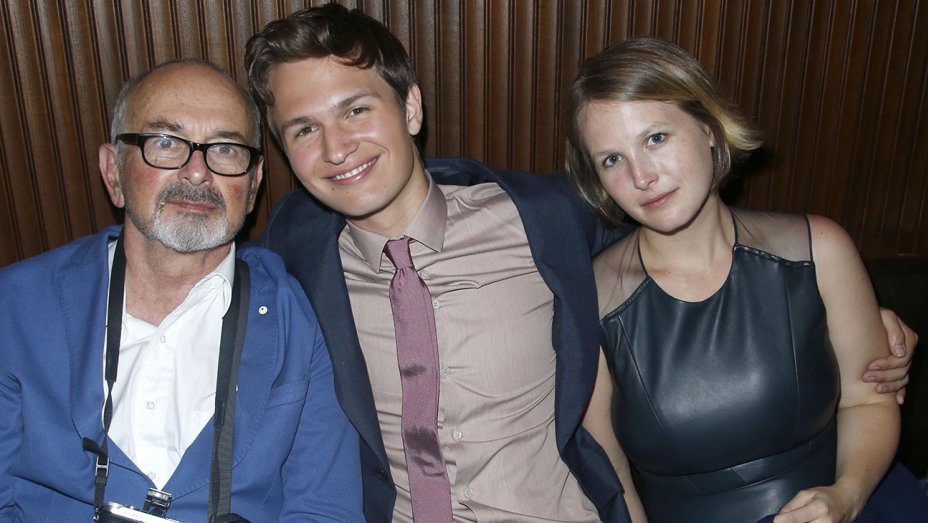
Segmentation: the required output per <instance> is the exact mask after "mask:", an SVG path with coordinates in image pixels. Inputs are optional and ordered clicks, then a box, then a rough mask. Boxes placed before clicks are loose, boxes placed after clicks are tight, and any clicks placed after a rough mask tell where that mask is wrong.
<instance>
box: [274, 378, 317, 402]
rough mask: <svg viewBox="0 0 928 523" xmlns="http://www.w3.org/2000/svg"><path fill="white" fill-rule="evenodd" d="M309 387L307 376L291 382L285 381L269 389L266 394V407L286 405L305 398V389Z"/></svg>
mask: <svg viewBox="0 0 928 523" xmlns="http://www.w3.org/2000/svg"><path fill="white" fill-rule="evenodd" d="M307 388H309V378H303V379H301V380H299V381H296V382H293V383H285V384H283V385H279V386H277V387H274V388H273V389H271V392H270V393H269V394H268V396H267V404H266V406H267V408H271V407H276V406H278V405H287V404H289V403H296V402H298V401H304V400H305V399H306V390H307Z"/></svg>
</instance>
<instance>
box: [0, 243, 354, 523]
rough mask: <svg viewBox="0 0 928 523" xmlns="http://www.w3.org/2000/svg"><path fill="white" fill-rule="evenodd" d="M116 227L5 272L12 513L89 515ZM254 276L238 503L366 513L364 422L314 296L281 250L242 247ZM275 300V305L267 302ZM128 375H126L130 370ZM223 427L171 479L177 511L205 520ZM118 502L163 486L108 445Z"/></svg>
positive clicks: (1, 422) (253, 512)
mask: <svg viewBox="0 0 928 523" xmlns="http://www.w3.org/2000/svg"><path fill="white" fill-rule="evenodd" d="M118 234H119V228H118V227H111V228H109V229H107V230H105V231H104V232H102V233H100V234H96V235H94V236H88V237H86V238H82V239H79V240H77V241H74V242H72V243H70V244H68V245H66V246H64V247H61V248H59V249H55V250H53V251H50V252H47V253H45V254H42V255H40V256H37V257H35V258H32V259H29V260H26V261H24V262H21V263H18V264H14V265H11V266H9V267H6V268H4V269H2V270H0V333H2V338H0V339H2V341H0V344H2V345H0V413H2V414H0V521H4V522H6V521H30V522H31V521H90V519H91V518H92V517H93V507H92V504H93V494H94V489H93V475H94V456H93V455H92V454H90V453H88V452H86V451H84V450H83V448H82V447H81V439H82V438H85V437H87V438H90V439H92V440H94V441H96V442H98V443H99V442H101V441H102V437H103V429H102V421H101V410H102V405H103V389H104V387H103V338H104V327H105V324H106V302H107V289H108V282H109V269H108V264H107V259H108V254H107V243H108V242H109V241H110V240H111V239H113V238H115V237H116V236H118ZM238 254H239V257H240V258H242V259H244V260H245V261H246V262H247V263H248V265H249V268H250V273H251V302H250V304H249V313H248V327H247V333H246V340H245V346H244V351H243V353H242V361H241V367H240V371H239V373H238V394H237V396H236V405H235V418H234V427H235V436H234V450H233V471H232V475H233V479H232V487H233V490H232V511H233V512H236V513H238V514H240V515H242V516H244V517H246V518H248V519H250V520H251V521H255V522H258V521H307V520H312V521H339V522H344V521H359V520H360V519H361V517H362V515H361V495H360V482H361V480H360V468H359V462H358V454H357V451H356V449H357V445H358V439H357V433H356V432H355V431H354V430H353V429H352V427H351V425H350V424H349V423H348V421H347V419H346V418H345V416H344V414H343V412H342V410H341V408H340V407H339V406H338V404H337V402H336V400H335V397H334V389H333V387H332V366H331V362H330V360H329V358H328V354H327V351H326V350H325V343H324V341H323V338H322V336H321V333H320V332H319V329H318V325H317V323H316V321H315V318H314V315H313V311H312V309H311V308H310V306H309V302H308V301H307V300H306V296H305V295H304V293H303V292H302V290H301V289H300V288H299V286H298V285H297V283H296V282H295V281H294V280H293V278H292V277H290V276H289V275H288V274H287V273H286V272H285V269H284V267H283V263H282V262H281V261H280V259H279V258H278V257H277V256H275V255H273V254H272V253H270V252H267V251H264V250H261V249H245V250H241V251H239V252H238ZM262 306H263V307H266V309H264V308H262ZM117 379H118V377H117ZM212 441H213V425H212V422H209V423H208V424H207V426H206V427H205V428H204V429H203V431H202V432H201V433H200V434H199V436H198V437H197V439H196V440H195V441H194V443H193V444H192V445H191V447H190V448H188V449H187V451H186V453H185V454H184V456H183V459H182V460H181V462H180V465H179V466H178V468H177V470H176V471H175V473H174V475H173V476H172V477H171V479H170V480H169V482H168V483H167V485H166V486H165V488H164V490H166V491H168V492H170V493H171V494H173V496H174V501H173V503H172V505H171V508H170V510H169V511H168V516H169V517H171V518H174V519H180V520H182V521H205V520H206V516H207V491H208V490H209V489H208V485H209V475H210V458H211V451H212ZM109 449H110V454H111V465H110V473H109V480H108V482H107V487H106V500H107V501H116V502H119V503H122V504H124V505H134V506H136V507H140V506H141V505H142V504H143V501H144V499H145V494H146V492H147V490H148V488H149V487H152V486H153V485H152V483H151V482H150V481H149V479H148V477H147V476H145V475H144V474H143V473H142V472H141V471H140V470H138V468H137V467H136V466H135V465H134V464H133V463H132V462H131V461H130V460H129V459H128V458H127V457H126V456H125V454H123V453H122V452H121V451H120V450H119V448H118V447H117V446H116V445H115V444H113V443H112V441H110V442H109Z"/></svg>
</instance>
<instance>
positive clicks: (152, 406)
mask: <svg viewBox="0 0 928 523" xmlns="http://www.w3.org/2000/svg"><path fill="white" fill-rule="evenodd" d="M145 408H146V409H148V410H155V402H154V401H149V402H148V403H146V404H145Z"/></svg>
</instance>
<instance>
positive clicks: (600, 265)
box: [568, 38, 899, 522]
mask: <svg viewBox="0 0 928 523" xmlns="http://www.w3.org/2000/svg"><path fill="white" fill-rule="evenodd" d="M568 111H569V112H568V114H569V122H570V124H569V125H570V128H569V130H568V140H569V144H568V170H569V173H570V175H571V177H572V179H573V181H574V182H575V184H576V186H577V187H578V188H579V190H580V192H581V194H582V195H583V196H584V198H586V200H587V201H588V202H589V203H591V204H592V205H593V207H594V208H595V209H596V210H597V211H598V212H599V213H600V214H601V215H602V217H603V218H605V219H607V220H610V221H613V222H618V221H621V220H622V218H623V216H624V215H625V214H627V215H628V216H630V217H631V218H633V219H634V220H635V221H637V222H638V223H639V224H640V227H639V228H638V229H637V230H636V231H635V232H634V233H632V234H630V235H629V236H628V237H626V238H625V239H623V240H622V241H621V242H619V243H617V244H615V245H613V246H612V247H610V248H609V249H608V250H606V251H604V252H603V253H602V254H601V255H600V256H599V257H598V258H597V259H596V260H595V262H594V267H595V274H596V278H597V287H598V291H599V301H600V316H601V326H602V332H603V336H602V350H603V353H602V355H601V361H600V372H599V376H598V378H597V386H596V391H595V393H594V398H593V401H592V403H591V406H590V410H589V412H588V414H587V417H586V421H585V425H586V426H587V428H588V429H589V430H590V432H591V433H592V434H593V435H594V436H595V437H596V438H597V439H598V440H599V441H600V442H601V443H603V445H604V447H605V448H606V450H607V452H608V453H609V454H610V456H611V457H612V458H613V462H614V464H615V465H616V468H617V470H618V471H619V474H620V477H621V478H622V479H623V485H625V486H626V489H627V491H626V498H627V501H628V503H629V507H630V509H631V511H632V513H633V516H634V517H635V519H637V520H643V514H642V506H643V509H644V511H645V512H646V513H647V516H648V518H650V519H651V520H652V521H712V522H721V521H724V522H728V521H732V522H753V521H757V520H758V519H760V518H762V517H764V516H766V515H769V514H774V513H778V512H779V513H780V514H789V516H788V517H787V518H783V517H781V518H779V519H778V520H777V521H796V522H799V521H852V520H854V519H855V518H856V517H858V516H859V515H861V514H862V511H863V510H864V506H865V504H866V502H867V499H868V497H869V496H870V494H871V493H872V492H873V490H874V488H875V487H876V485H877V483H878V482H879V481H880V478H881V477H882V476H883V475H884V473H885V472H886V470H887V467H888V466H889V464H890V462H891V460H892V458H893V454H894V452H895V449H896V443H897V439H898V430H899V412H898V408H897V406H896V404H895V402H894V401H893V398H892V396H891V395H880V394H877V393H876V391H875V390H874V388H873V387H872V386H871V384H868V383H864V382H863V381H862V380H861V379H860V378H859V376H860V375H861V374H862V373H863V371H864V370H865V369H866V366H867V363H868V362H869V361H871V360H873V359H875V358H877V357H879V356H881V355H883V353H884V352H885V347H886V344H885V335H884V331H883V328H882V325H881V322H880V316H879V310H878V307H877V304H876V299H875V297H874V294H873V290H872V288H871V286H870V283H869V279H868V277H867V274H866V272H865V270H864V266H863V264H862V262H861V260H860V257H859V256H858V254H857V252H856V249H855V247H854V244H853V242H852V241H851V239H850V238H849V237H848V235H847V234H846V233H845V232H844V230H842V229H841V227H840V226H838V225H837V224H835V223H834V222H832V221H831V220H829V219H827V218H823V217H820V216H803V215H786V214H772V213H764V212H752V211H745V210H740V209H733V208H730V207H728V206H727V205H725V204H724V203H723V202H722V200H721V199H720V198H719V193H718V187H719V183H720V182H721V181H722V179H723V178H724V177H725V176H726V175H727V174H728V173H729V171H730V169H731V164H732V161H733V159H737V158H738V157H739V156H741V155H743V154H744V153H746V152H747V151H751V150H753V149H756V148H757V147H759V145H760V143H761V142H760V139H759V135H758V133H757V132H756V131H755V130H754V128H753V127H752V126H751V124H750V123H749V122H748V121H747V120H746V119H745V118H744V117H743V116H741V114H740V113H739V111H738V109H737V108H736V107H735V106H734V105H733V104H732V103H730V102H729V101H728V100H727V99H726V98H725V97H724V96H723V95H722V94H721V92H720V90H719V88H718V87H717V86H716V85H715V84H714V82H713V81H712V80H710V79H709V77H708V75H707V74H706V73H705V72H704V71H703V69H702V68H701V67H700V65H699V63H698V62H697V61H696V60H695V59H694V58H693V57H692V56H690V55H689V54H687V53H686V52H685V51H683V50H682V49H680V48H679V47H677V46H675V45H673V44H671V43H669V42H666V41H663V40H660V39H656V38H638V39H632V40H627V41H625V42H623V43H621V44H619V45H618V46H615V47H612V48H609V49H606V50H605V51H603V52H602V53H600V54H599V55H597V56H595V57H593V58H591V59H590V60H588V61H587V62H586V63H585V64H584V65H583V66H582V68H581V71H580V73H579V77H578V78H577V80H576V81H575V83H574V85H573V90H572V94H571V101H570V105H569V107H568ZM610 371H611V376H610ZM613 389H614V390H613ZM613 430H614V432H613ZM616 436H617V437H618V441H620V442H621V446H620V445H619V443H618V441H616ZM623 450H624V452H623ZM626 455H627V456H628V461H626V458H625V456H626ZM629 461H630V462H631V465H632V467H633V469H634V471H635V480H636V482H637V492H636V490H635V488H634V487H633V483H632V481H630V479H629V466H628V462H629ZM639 494H640V501H639V497H638V495H639Z"/></svg>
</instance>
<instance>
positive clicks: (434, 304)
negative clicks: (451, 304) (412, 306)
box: [432, 300, 441, 310]
mask: <svg viewBox="0 0 928 523" xmlns="http://www.w3.org/2000/svg"><path fill="white" fill-rule="evenodd" d="M440 306H441V305H439V303H438V300H432V308H433V309H435V310H438V307H440Z"/></svg>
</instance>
